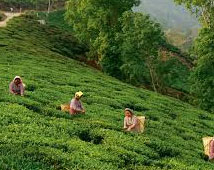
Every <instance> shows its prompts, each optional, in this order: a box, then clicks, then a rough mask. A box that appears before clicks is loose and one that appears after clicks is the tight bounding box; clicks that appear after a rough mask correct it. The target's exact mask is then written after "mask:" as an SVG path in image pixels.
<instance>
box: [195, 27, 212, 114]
mask: <svg viewBox="0 0 214 170" xmlns="http://www.w3.org/2000/svg"><path fill="white" fill-rule="evenodd" d="M213 40H214V31H213V29H207V28H204V29H202V30H201V32H200V35H199V37H198V38H197V40H196V42H195V46H194V52H195V54H196V55H197V57H198V60H197V66H196V67H195V69H194V70H193V73H192V77H191V78H192V83H193V85H192V91H193V93H194V94H195V95H196V97H197V101H198V103H199V106H201V107H202V108H203V109H206V110H209V111H212V112H214V98H213V95H214V56H213V53H214V46H213Z"/></svg>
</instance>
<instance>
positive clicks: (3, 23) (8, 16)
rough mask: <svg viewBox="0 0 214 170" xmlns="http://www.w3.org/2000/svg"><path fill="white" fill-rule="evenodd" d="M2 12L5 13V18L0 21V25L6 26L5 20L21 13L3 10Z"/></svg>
mask: <svg viewBox="0 0 214 170" xmlns="http://www.w3.org/2000/svg"><path fill="white" fill-rule="evenodd" d="M4 14H5V15H6V17H7V18H6V19H5V20H4V21H1V22H0V27H6V26H7V22H8V21H9V20H11V19H12V18H13V17H18V16H20V15H21V14H22V13H11V12H4Z"/></svg>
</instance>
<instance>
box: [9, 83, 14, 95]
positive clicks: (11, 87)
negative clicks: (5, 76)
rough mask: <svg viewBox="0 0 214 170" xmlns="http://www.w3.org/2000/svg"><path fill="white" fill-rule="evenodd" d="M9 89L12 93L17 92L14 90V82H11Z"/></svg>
mask: <svg viewBox="0 0 214 170" xmlns="http://www.w3.org/2000/svg"><path fill="white" fill-rule="evenodd" d="M9 90H10V93H12V94H15V93H14V91H13V82H11V83H10V85H9Z"/></svg>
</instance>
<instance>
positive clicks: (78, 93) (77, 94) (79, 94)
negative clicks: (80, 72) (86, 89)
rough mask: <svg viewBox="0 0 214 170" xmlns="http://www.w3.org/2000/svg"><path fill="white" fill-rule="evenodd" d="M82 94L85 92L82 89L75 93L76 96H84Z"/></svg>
mask: <svg viewBox="0 0 214 170" xmlns="http://www.w3.org/2000/svg"><path fill="white" fill-rule="evenodd" d="M82 95H83V92H81V91H78V92H76V93H75V97H82Z"/></svg>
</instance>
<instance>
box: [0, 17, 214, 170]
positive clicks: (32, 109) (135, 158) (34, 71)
mask: <svg viewBox="0 0 214 170" xmlns="http://www.w3.org/2000/svg"><path fill="white" fill-rule="evenodd" d="M50 32H54V34H49V33H50ZM57 34H58V35H61V34H62V32H61V31H59V32H58V30H57V29H55V28H53V27H49V26H47V25H39V23H37V21H36V19H34V18H32V17H26V16H22V17H20V18H16V19H14V20H12V21H10V22H9V25H8V27H6V28H4V29H0V44H1V45H3V46H0V128H1V131H0V167H1V169H32V170H34V169H99V170H102V169H103V170H104V169H112V170H114V169H145V170H156V169H157V170H158V169H173V170H180V169H182V170H183V169H188V170H189V169H192V170H195V169H204V170H208V169H213V164H212V163H211V162H208V161H207V160H206V159H205V157H204V156H203V145H202V140H201V138H202V137H204V136H207V135H211V136H212V135H213V129H212V128H213V120H214V116H213V115H211V114H209V113H207V112H205V111H203V110H198V109H197V108H194V107H192V106H191V105H189V104H187V103H183V102H181V101H179V100H176V99H174V98H169V97H165V96H162V95H160V94H156V93H153V92H150V91H147V90H144V89H139V88H135V87H133V86H131V85H128V84H125V83H122V82H120V81H118V80H116V79H114V78H112V77H109V76H107V75H105V74H102V73H101V72H99V71H96V70H94V69H92V68H90V67H88V66H86V65H85V64H82V63H80V62H78V61H75V60H73V59H70V58H67V57H65V56H63V55H62V53H58V52H56V50H53V48H58V47H59V46H58V47H57V46H55V45H56V44H55V43H53V41H52V40H53V39H52V38H53V37H52V36H57ZM65 34H67V33H66V32H65ZM71 42H72V41H71ZM75 44H76V43H69V46H70V50H71V51H72V50H73V49H75V50H76V49H77V48H76V47H77V46H76V45H75ZM67 45H68V44H67ZM75 50H74V51H73V53H74V54H75ZM79 50H80V51H79V52H81V49H80V48H79ZM15 75H20V76H21V77H22V78H23V80H24V83H25V84H26V85H27V86H26V95H25V97H19V96H13V95H11V94H9V92H8V85H9V83H10V81H11V80H12V79H13V78H14V76H15ZM79 90H82V91H83V92H84V97H83V99H82V102H83V104H84V106H85V108H86V110H87V113H86V115H76V116H70V115H69V114H67V113H65V112H61V111H60V110H59V106H60V104H62V103H68V102H69V101H70V100H71V98H72V97H73V95H74V93H75V92H76V91H79ZM125 107H131V108H133V109H134V110H135V112H136V115H144V116H146V119H147V122H146V129H145V132H144V133H143V134H134V133H126V132H123V130H122V127H123V118H124V114H123V110H124V108H125Z"/></svg>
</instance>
